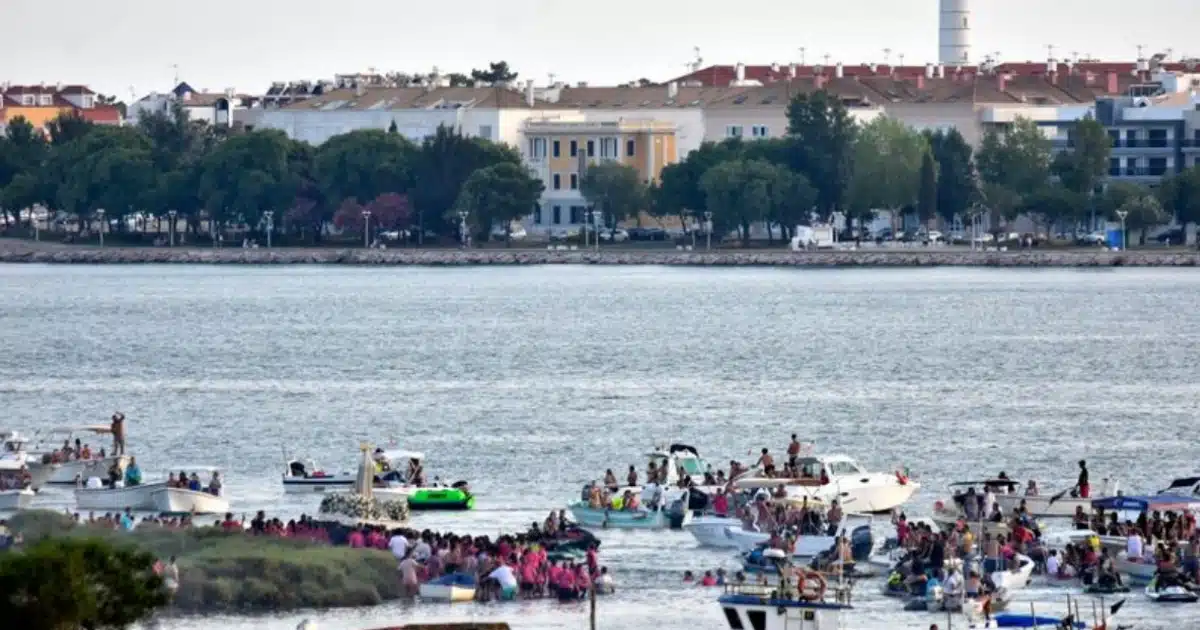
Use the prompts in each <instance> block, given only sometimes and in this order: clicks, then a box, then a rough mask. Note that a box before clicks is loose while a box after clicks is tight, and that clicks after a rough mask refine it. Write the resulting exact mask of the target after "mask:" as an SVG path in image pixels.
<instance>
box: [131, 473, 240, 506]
mask: <svg viewBox="0 0 1200 630" xmlns="http://www.w3.org/2000/svg"><path fill="white" fill-rule="evenodd" d="M179 470H181V471H188V472H192V473H199V472H203V473H205V478H211V477H212V475H213V474H214V473H218V472H220V471H219V470H218V469H216V468H213V467H212V466H183V467H180V468H179ZM150 503H151V509H153V510H154V511H156V512H166V513H169V514H225V513H226V512H228V511H229V501H228V500H226V499H225V498H224V497H221V496H219V495H215V494H212V493H211V492H208V491H206V490H189V489H188V488H173V487H171V486H169V485H166V484H164V485H163V486H161V487H158V488H155V489H154V491H153V492H151V493H150Z"/></svg>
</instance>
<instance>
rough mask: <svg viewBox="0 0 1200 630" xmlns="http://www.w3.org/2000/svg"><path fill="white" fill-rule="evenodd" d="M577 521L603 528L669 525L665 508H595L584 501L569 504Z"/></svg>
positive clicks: (651, 527) (644, 527)
mask: <svg viewBox="0 0 1200 630" xmlns="http://www.w3.org/2000/svg"><path fill="white" fill-rule="evenodd" d="M567 509H569V510H571V516H572V517H573V518H574V519H575V522H577V523H579V524H580V525H582V526H583V527H599V528H601V529H665V528H666V527H667V525H668V522H667V520H668V519H667V512H666V509H665V508H661V507H660V508H657V509H654V510H648V509H646V508H638V509H635V510H613V509H607V508H593V507H591V506H589V505H588V504H587V503H584V502H583V501H578V502H576V503H572V504H571V505H570V506H568V508H567Z"/></svg>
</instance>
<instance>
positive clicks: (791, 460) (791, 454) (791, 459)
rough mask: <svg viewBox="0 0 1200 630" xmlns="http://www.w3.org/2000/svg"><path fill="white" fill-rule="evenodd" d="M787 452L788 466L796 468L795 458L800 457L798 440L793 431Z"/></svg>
mask: <svg viewBox="0 0 1200 630" xmlns="http://www.w3.org/2000/svg"><path fill="white" fill-rule="evenodd" d="M787 454H788V468H791V469H792V470H796V459H797V458H798V457H800V440H799V439H798V438H797V437H796V434H795V433H793V434H792V441H791V442H789V443H788V447H787Z"/></svg>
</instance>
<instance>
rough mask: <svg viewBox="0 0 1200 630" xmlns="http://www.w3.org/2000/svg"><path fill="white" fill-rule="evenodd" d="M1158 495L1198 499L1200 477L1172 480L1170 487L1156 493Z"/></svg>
mask: <svg viewBox="0 0 1200 630" xmlns="http://www.w3.org/2000/svg"><path fill="white" fill-rule="evenodd" d="M1158 494H1167V495H1175V496H1186V497H1192V498H1196V497H1200V477H1180V478H1178V479H1172V480H1171V485H1169V486H1167V487H1166V488H1163V489H1162V490H1159V491H1158Z"/></svg>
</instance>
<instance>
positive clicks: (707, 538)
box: [683, 515, 742, 549]
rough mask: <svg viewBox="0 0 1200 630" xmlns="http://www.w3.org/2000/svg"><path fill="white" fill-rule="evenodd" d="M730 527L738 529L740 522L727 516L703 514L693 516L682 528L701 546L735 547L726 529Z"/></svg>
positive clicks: (740, 525) (735, 544)
mask: <svg viewBox="0 0 1200 630" xmlns="http://www.w3.org/2000/svg"><path fill="white" fill-rule="evenodd" d="M730 527H734V528H739V529H740V528H741V527H742V522H741V521H740V520H738V519H736V518H730V517H728V516H715V515H704V516H697V517H694V518H693V519H692V521H691V522H690V523H688V524H687V525H685V526H684V527H683V529H684V531H687V532H689V533H691V535H692V537H694V538H695V539H696V542H698V543H700V546H701V547H714V548H718V549H737V546H738V545H737V543H736V542H734V540H733V539H732V538H731V537H730V536H729V533H728V532H727V531H726V530H727V529H729V528H730Z"/></svg>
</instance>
